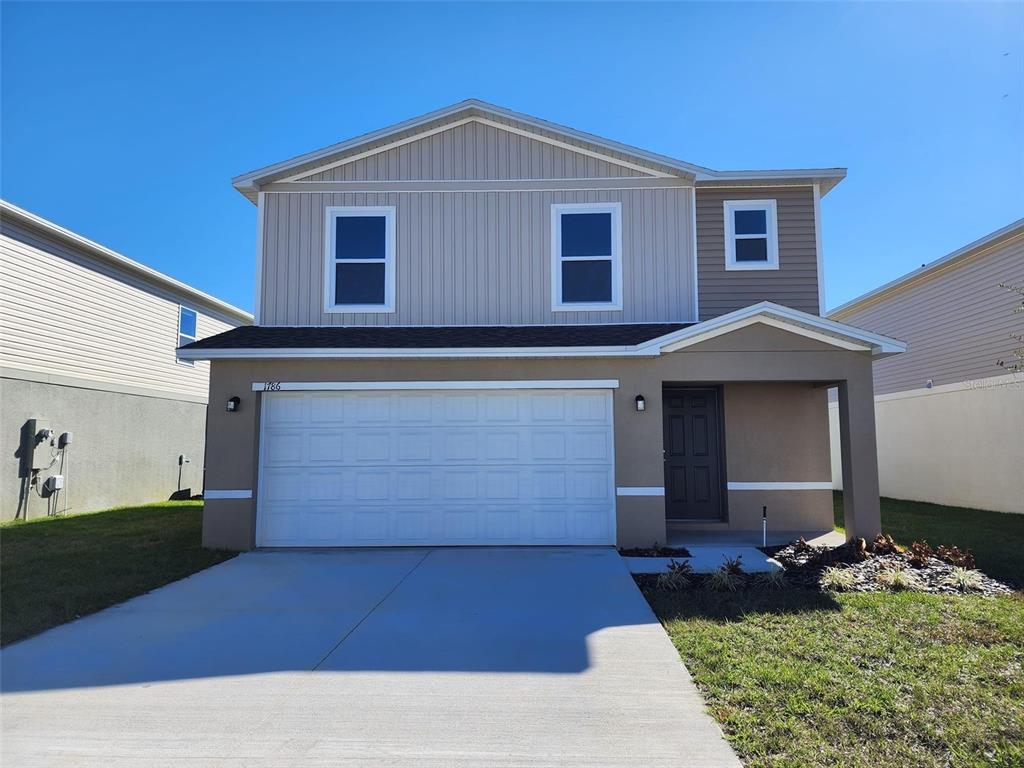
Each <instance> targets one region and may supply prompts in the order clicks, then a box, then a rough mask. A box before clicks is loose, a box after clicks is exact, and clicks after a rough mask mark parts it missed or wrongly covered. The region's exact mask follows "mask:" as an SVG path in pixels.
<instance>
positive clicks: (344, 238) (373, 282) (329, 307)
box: [324, 206, 395, 312]
mask: <svg viewBox="0 0 1024 768" xmlns="http://www.w3.org/2000/svg"><path fill="white" fill-rule="evenodd" d="M324 239H325V242H326V244H327V258H326V262H327V263H326V268H325V274H324V309H325V310H326V311H327V312H394V310H395V209H394V208H393V207H391V206H377V207H370V208H367V207H358V208H357V207H351V206H337V207H330V208H328V209H327V232H326V235H325V238H324Z"/></svg>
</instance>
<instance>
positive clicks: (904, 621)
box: [647, 588, 1024, 768]
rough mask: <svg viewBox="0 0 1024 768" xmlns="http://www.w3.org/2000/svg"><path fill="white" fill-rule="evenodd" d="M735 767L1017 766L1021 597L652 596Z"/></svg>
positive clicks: (1023, 731)
mask: <svg viewBox="0 0 1024 768" xmlns="http://www.w3.org/2000/svg"><path fill="white" fill-rule="evenodd" d="M647 598H648V600H649V601H650V602H651V605H652V607H653V608H654V610H655V612H656V613H657V614H658V616H659V618H660V619H661V621H662V623H663V624H664V626H665V629H666V630H667V631H668V634H669V635H670V636H671V638H672V641H673V642H674V643H675V645H676V647H677V648H678V649H679V653H680V655H681V656H682V658H683V660H684V661H685V662H686V666H687V667H688V668H689V670H690V673H691V674H692V675H693V677H694V679H695V681H696V682H697V685H698V686H699V687H700V689H701V691H702V693H703V694H704V696H705V698H706V699H707V702H708V706H709V708H710V710H711V713H712V714H713V715H714V717H715V718H716V719H717V720H718V722H719V723H720V724H721V726H722V729H723V730H724V731H725V733H726V736H727V737H728V739H729V741H730V742H731V743H732V745H733V747H734V748H735V749H736V751H737V752H738V753H739V755H740V757H741V759H742V760H743V761H744V763H745V765H747V766H748V768H767V767H769V766H770V767H771V768H825V767H826V766H828V767H829V768H832V767H833V766H844V768H886V767H888V766H893V767H894V768H897V767H898V768H904V767H907V766H914V767H915V768H925V767H928V768H931V767H933V766H934V767H935V768H938V766H943V767H945V766H953V767H955V768H967V767H968V766H971V767H973V766H1002V767H1004V768H1011V766H1013V767H1014V768H1019V766H1021V765H1024V706H1022V704H1021V702H1024V596H1022V595H1021V594H1020V593H1017V594H1016V595H1014V596H1013V597H1001V598H997V599H986V598H983V597H961V596H942V595H924V594H915V593H899V594H895V593H894V594H843V595H836V596H834V597H833V596H830V595H823V594H820V593H818V592H814V591H811V590H804V589H796V588H789V589H784V590H779V591H774V592H763V591H761V592H757V591H746V592H738V593H730V594H722V593H717V592H709V591H705V590H701V589H697V590H692V591H682V592H663V591H660V590H654V591H652V592H649V593H647Z"/></svg>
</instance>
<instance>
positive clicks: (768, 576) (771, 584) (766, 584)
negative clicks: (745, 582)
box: [754, 570, 788, 589]
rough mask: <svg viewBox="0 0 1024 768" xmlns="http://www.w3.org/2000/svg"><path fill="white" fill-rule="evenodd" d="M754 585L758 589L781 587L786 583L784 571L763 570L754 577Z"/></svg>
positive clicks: (785, 585)
mask: <svg viewBox="0 0 1024 768" xmlns="http://www.w3.org/2000/svg"><path fill="white" fill-rule="evenodd" d="M754 586H755V587H757V588H758V589H783V588H785V587H787V586H788V584H787V583H786V572H785V571H781V570H779V571H764V572H762V573H759V574H757V576H755V577H754Z"/></svg>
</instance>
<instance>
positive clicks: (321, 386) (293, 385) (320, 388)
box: [252, 379, 619, 392]
mask: <svg viewBox="0 0 1024 768" xmlns="http://www.w3.org/2000/svg"><path fill="white" fill-rule="evenodd" d="M618 388H619V380H618V379H566V380H522V381H254V382H253V383H252V391H253V392H345V391H360V390H399V389H400V390H407V389H431V390H432V389H618Z"/></svg>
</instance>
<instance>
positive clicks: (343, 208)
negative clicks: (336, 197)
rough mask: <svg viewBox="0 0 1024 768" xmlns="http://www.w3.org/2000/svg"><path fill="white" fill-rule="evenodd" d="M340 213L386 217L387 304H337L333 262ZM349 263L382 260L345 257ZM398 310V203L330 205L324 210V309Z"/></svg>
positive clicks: (345, 311)
mask: <svg viewBox="0 0 1024 768" xmlns="http://www.w3.org/2000/svg"><path fill="white" fill-rule="evenodd" d="M341 216H383V217H384V303H383V304H335V302H334V297H335V290H334V289H335V285H334V282H335V276H336V274H337V272H336V270H335V268H334V265H335V264H336V263H337V260H336V259H335V237H336V235H337V227H336V226H335V224H334V222H335V219H337V218H339V217H341ZM344 262H345V263H347V264H379V263H380V260H379V259H344ZM394 311H395V206H393V205H372V206H363V205H361V206H356V205H329V206H327V208H326V209H325V210H324V312H326V313H328V314H335V315H336V314H348V313H352V312H379V313H386V312H394Z"/></svg>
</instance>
